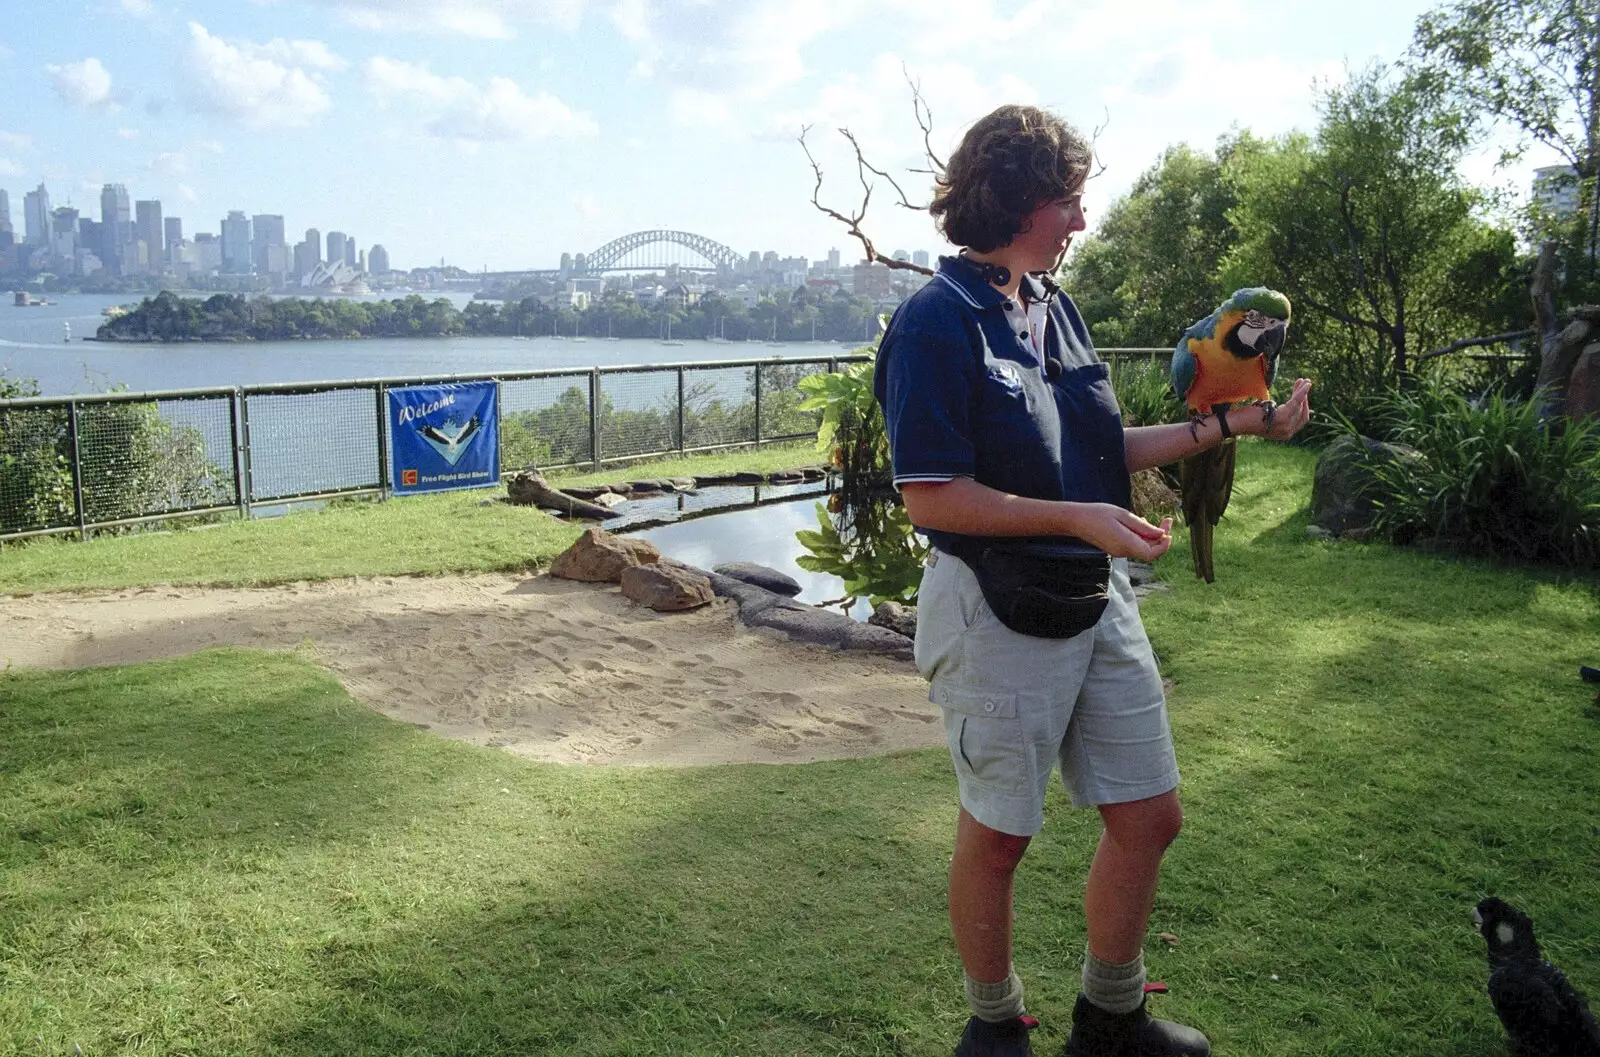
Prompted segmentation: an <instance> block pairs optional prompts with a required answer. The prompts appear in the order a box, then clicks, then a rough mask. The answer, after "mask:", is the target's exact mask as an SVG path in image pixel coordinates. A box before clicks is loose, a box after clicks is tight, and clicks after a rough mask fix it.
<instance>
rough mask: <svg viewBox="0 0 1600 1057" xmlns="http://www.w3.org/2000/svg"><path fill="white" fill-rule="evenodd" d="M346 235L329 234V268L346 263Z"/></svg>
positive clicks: (341, 233)
mask: <svg viewBox="0 0 1600 1057" xmlns="http://www.w3.org/2000/svg"><path fill="white" fill-rule="evenodd" d="M344 245H345V235H344V232H342V231H330V232H328V267H330V268H331V267H333V266H334V265H335V264H342V263H344Z"/></svg>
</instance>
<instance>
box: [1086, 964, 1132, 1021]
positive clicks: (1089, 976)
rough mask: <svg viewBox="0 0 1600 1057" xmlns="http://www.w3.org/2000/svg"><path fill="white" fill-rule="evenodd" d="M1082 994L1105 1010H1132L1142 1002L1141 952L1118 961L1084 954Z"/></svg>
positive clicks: (1127, 1011)
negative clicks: (1137, 955)
mask: <svg viewBox="0 0 1600 1057" xmlns="http://www.w3.org/2000/svg"><path fill="white" fill-rule="evenodd" d="M1083 993H1084V996H1085V997H1087V998H1088V999H1089V1001H1091V1002H1093V1003H1094V1004H1095V1005H1097V1006H1099V1007H1100V1008H1101V1009H1103V1010H1105V1011H1106V1012H1107V1013H1132V1012H1133V1011H1134V1010H1136V1009H1138V1008H1139V1004H1140V1003H1141V1002H1143V1001H1144V955H1143V954H1140V955H1139V957H1137V958H1135V959H1134V960H1133V961H1131V962H1122V963H1120V964H1118V963H1117V962H1103V961H1101V960H1100V959H1099V958H1096V957H1095V956H1094V954H1093V953H1089V954H1086V955H1084V959H1083Z"/></svg>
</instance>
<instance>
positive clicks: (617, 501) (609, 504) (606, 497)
mask: <svg viewBox="0 0 1600 1057" xmlns="http://www.w3.org/2000/svg"><path fill="white" fill-rule="evenodd" d="M631 498H633V497H632V496H626V495H618V494H617V493H615V492H601V493H600V494H599V495H597V496H595V497H594V501H595V502H596V503H597V504H599V505H600V506H603V507H605V508H606V509H607V510H610V509H612V508H613V507H617V506H621V505H622V504H623V503H626V502H627V501H628V500H629V499H631Z"/></svg>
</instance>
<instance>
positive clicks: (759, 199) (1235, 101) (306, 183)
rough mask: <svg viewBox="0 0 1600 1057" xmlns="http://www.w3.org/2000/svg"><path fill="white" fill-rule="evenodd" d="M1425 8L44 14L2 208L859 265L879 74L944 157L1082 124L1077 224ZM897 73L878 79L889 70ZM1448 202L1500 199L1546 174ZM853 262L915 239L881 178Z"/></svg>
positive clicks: (883, 87)
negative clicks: (238, 217) (104, 204)
mask: <svg viewBox="0 0 1600 1057" xmlns="http://www.w3.org/2000/svg"><path fill="white" fill-rule="evenodd" d="M1432 6H1433V5H1432V4H1426V3H1412V2H1401V3H1380V2H1375V0H1352V2H1350V3H1346V4H1343V5H1339V6H1338V7H1336V8H1334V7H1331V6H1330V5H1322V4H1301V5H1290V9H1289V10H1287V11H1285V10H1283V9H1282V8H1281V7H1279V6H1278V5H1274V4H1271V3H1269V2H1268V0H1227V2H1220V3H1208V4H1206V5H1203V6H1200V5H1191V4H1184V3H1182V2H1180V0H1156V2H1151V3H1134V4H1126V3H1123V4H1114V3H1100V2H1096V3H1086V4H1071V5H1068V4H1065V3H1049V2H1042V0H1040V2H1032V3H1011V4H999V3H981V2H973V0H935V2H914V0H882V2H879V3H872V4H866V3H855V2H848V0H816V2H808V3H806V4H803V5H802V4H799V3H792V2H788V3H786V2H774V0H746V2H743V3H732V2H725V0H705V2H680V3H672V4H667V3H653V2H651V0H616V2H609V3H599V2H589V0H251V2H244V3H234V4H229V5H216V4H203V3H199V2H198V0H88V2H86V3H78V4H68V3H65V2H50V3H45V4H42V5H38V6H36V7H34V8H30V9H29V10H28V11H27V12H26V14H25V15H24V13H23V12H21V11H17V12H14V13H13V16H12V17H11V18H9V19H7V20H6V21H5V23H4V24H3V25H0V95H3V97H4V98H6V99H7V100H8V103H9V104H10V105H8V106H7V107H6V108H5V110H4V112H0V188H5V189H7V190H9V191H10V192H11V200H12V220H13V222H14V223H15V224H16V225H17V227H18V228H19V230H20V228H21V226H22V224H21V221H22V216H21V211H20V204H21V197H22V194H23V192H24V191H26V190H31V189H32V188H33V187H34V186H35V185H36V184H38V183H39V182H41V181H43V182H45V183H46V184H47V185H49V186H50V189H51V194H52V199H53V201H54V203H55V204H57V205H61V204H66V202H68V201H69V200H70V201H71V203H72V204H74V205H77V206H78V207H79V208H82V209H86V210H88V209H92V208H93V207H94V203H95V202H96V201H97V196H98V195H99V192H100V188H101V187H102V186H103V185H104V184H106V183H122V184H125V185H127V186H128V187H129V188H130V189H137V191H136V195H137V197H141V198H143V197H149V198H159V199H161V200H162V201H163V203H164V205H165V210H166V212H167V214H168V215H179V216H182V217H184V219H185V226H186V228H187V229H188V230H191V231H203V230H211V231H215V230H216V229H217V226H218V224H219V222H220V219H221V218H222V217H223V216H225V215H227V213H228V212H229V211H230V210H243V211H245V212H247V213H258V212H270V213H278V214H282V215H283V216H284V217H285V221H286V223H287V225H288V226H289V228H290V229H291V230H300V229H304V228H309V227H318V228H321V229H323V230H328V229H329V228H340V229H343V230H348V231H355V232H359V233H361V237H363V238H364V239H369V240H374V241H381V242H383V243H384V244H385V245H386V246H387V247H388V248H389V251H390V253H391V255H392V256H393V257H394V259H395V261H396V263H397V264H400V265H403V266H406V267H412V266H417V265H424V264H434V263H437V262H438V261H439V260H440V259H441V258H443V259H444V260H446V261H448V263H450V264H453V265H458V266H460V267H463V268H468V269H473V270H476V269H478V268H482V267H488V268H489V269H491V270H500V269H513V268H524V267H551V266H554V264H555V263H556V260H557V258H558V257H559V255H560V254H561V253H562V252H582V251H589V250H593V249H595V248H596V247H598V246H600V245H601V244H603V243H605V242H607V241H609V240H611V239H613V238H616V237H618V236H620V235H622V234H624V233H626V232H629V231H634V230H640V229H646V228H656V227H667V228H676V229H681V230H689V231H694V232H697V233H700V234H703V235H706V236H709V237H711V238H713V239H716V240H718V241H720V242H724V243H726V244H727V245H729V246H732V247H734V248H735V249H739V250H741V251H748V250H751V249H760V250H767V249H777V250H779V251H780V252H784V253H795V254H803V255H806V256H808V257H811V258H820V257H823V256H825V255H826V253H827V251H828V249H829V248H837V249H839V250H840V251H841V252H842V255H843V256H844V258H845V259H846V260H852V259H855V258H856V257H858V256H859V246H858V245H857V244H855V243H854V242H853V241H852V240H850V239H849V238H848V236H847V235H846V233H845V231H844V230H843V228H842V227H840V226H839V225H838V224H837V223H835V222H833V221H830V220H828V219H827V218H825V217H823V216H822V215H820V214H819V213H817V212H816V210H815V209H813V207H812V206H811V204H810V197H811V191H812V173H811V170H810V167H809V166H808V164H807V163H806V159H805V156H804V154H803V153H802V152H801V150H800V148H799V146H798V145H797V144H796V142H795V137H796V135H797V134H798V132H799V129H800V128H801V126H803V125H811V126H813V128H812V132H811V134H810V137H809V140H808V142H810V143H811V144H812V146H813V150H814V152H815V153H816V154H817V157H818V160H819V161H820V162H821V163H822V164H823V167H824V169H825V171H826V176H827V180H826V183H825V184H824V187H823V191H822V200H823V202H824V204H829V205H833V206H834V207H835V208H839V209H840V210H841V211H845V212H849V211H851V210H853V209H854V208H855V207H856V206H857V204H858V203H859V199H860V185H859V184H858V183H857V182H856V179H855V176H856V174H855V165H854V160H853V156H851V155H850V154H849V153H848V151H847V148H846V146H845V144H844V143H843V141H842V140H841V138H840V137H839V136H838V134H837V133H836V132H835V131H834V130H835V129H836V128H837V127H839V126H841V125H845V126H848V127H850V128H851V129H852V130H853V131H854V132H855V133H856V134H857V135H858V137H859V139H860V140H861V142H862V144H863V147H864V148H865V149H866V151H867V153H868V156H869V160H871V161H872V162H874V163H875V164H877V165H879V166H880V167H883V168H887V169H889V170H890V171H891V172H893V173H894V174H895V175H896V176H897V178H899V179H900V182H901V184H902V186H904V187H905V189H906V192H907V194H908V196H909V197H910V198H911V199H912V200H913V201H914V202H918V203H920V202H925V201H926V198H927V193H928V190H927V188H928V178H927V177H926V176H922V175H918V174H915V173H907V172H906V170H907V169H909V168H922V167H925V164H926V163H925V162H924V161H923V159H922V157H921V147H922V138H921V133H920V131H919V130H918V128H917V126H916V123H915V121H914V120H913V117H912V111H911V99H910V91H909V89H908V88H907V86H906V82H905V75H906V72H909V74H910V76H912V77H913V78H915V79H917V80H918V81H919V83H920V85H921V90H922V93H923V95H924V97H925V98H926V99H927V101H928V104H929V105H930V107H931V108H932V112H933V122H934V128H933V136H932V142H933V147H934V150H935V152H936V153H939V154H941V155H943V154H944V153H946V152H947V151H948V150H949V147H950V146H951V145H952V144H953V143H954V141H955V140H956V139H957V138H958V137H959V134H960V132H961V130H962V129H963V128H964V127H965V126H966V125H967V124H968V123H970V122H971V121H972V120H973V119H974V118H976V117H978V116H980V115H981V114H983V113H985V112H987V111H988V110H989V109H991V108H992V107H994V106H995V105H998V104H1000V103H1002V102H1024V103H1034V104H1038V105H1042V106H1047V107H1050V108H1052V109H1054V110H1056V111H1058V112H1059V113H1061V114H1062V115H1063V116H1065V117H1066V118H1068V120H1071V121H1073V122H1075V123H1076V124H1078V125H1080V126H1081V127H1083V128H1084V129H1085V130H1086V131H1088V130H1091V129H1093V128H1095V127H1096V126H1100V125H1102V124H1103V125H1104V126H1105V127H1104V131H1103V132H1102V133H1101V134H1100V136H1099V139H1098V141H1097V153H1098V155H1099V158H1100V161H1101V162H1102V163H1103V164H1104V165H1105V171H1104V173H1103V174H1102V175H1101V176H1099V177H1098V178H1097V179H1096V181H1095V183H1094V184H1092V185H1091V191H1090V196H1089V199H1088V206H1089V214H1090V222H1091V224H1093V223H1094V221H1095V219H1096V216H1097V214H1098V213H1100V212H1102V211H1103V210H1104V209H1105V207H1106V206H1108V205H1109V204H1110V202H1111V201H1112V200H1113V199H1114V198H1115V197H1116V196H1117V195H1119V194H1121V193H1123V192H1125V191H1126V190H1127V189H1128V187H1129V186H1131V184H1132V182H1133V181H1134V179H1135V178H1136V177H1137V176H1138V174H1139V173H1140V172H1142V171H1143V170H1144V169H1146V168H1147V167H1148V166H1149V165H1151V164H1152V163H1153V162H1154V161H1155V160H1156V159H1157V158H1158V157H1159V155H1160V153H1161V151H1162V150H1164V149H1165V148H1166V147H1168V146H1170V145H1172V144H1175V143H1178V142H1188V143H1190V144H1191V145H1193V146H1195V147H1197V148H1201V149H1209V148H1210V147H1212V146H1213V145H1214V143H1215V140H1216V138H1217V137H1218V136H1219V135H1222V134H1224V133H1226V132H1227V131H1228V130H1229V129H1230V128H1232V127H1242V128H1249V129H1251V130H1252V131H1253V132H1255V133H1256V134H1258V135H1262V136H1272V135H1278V134H1281V133H1284V132H1287V131H1289V130H1291V129H1295V128H1299V129H1302V130H1311V129H1312V128H1314V126H1315V121H1316V115H1315V109H1314V98H1315V82H1317V81H1318V80H1319V79H1320V81H1321V82H1323V83H1327V82H1335V83H1336V82H1338V81H1341V80H1343V78H1344V77H1345V75H1346V72H1347V70H1348V69H1351V68H1359V67H1361V66H1364V65H1365V64H1367V63H1368V62H1370V61H1374V60H1379V61H1387V60H1393V59H1394V58H1396V57H1398V56H1399V55H1400V54H1402V53H1403V52H1404V50H1405V48H1406V47H1407V45H1408V44H1409V42H1410V37H1411V31H1412V27H1413V25H1414V23H1415V20H1416V17H1417V16H1418V15H1419V14H1421V13H1422V12H1423V11H1425V10H1428V9H1429V8H1430V7H1432ZM903 71H904V72H903ZM1497 153H1498V151H1497V148H1486V149H1485V150H1483V151H1480V152H1479V153H1478V155H1476V156H1475V157H1474V158H1473V160H1472V162H1471V163H1470V165H1469V166H1468V169H1467V175H1468V176H1469V177H1470V178H1471V179H1473V180H1474V181H1476V182H1479V183H1484V184H1488V185H1493V186H1504V187H1509V188H1510V189H1512V190H1513V191H1514V192H1516V193H1519V194H1525V193H1526V191H1527V186H1528V182H1529V174H1530V173H1531V170H1532V168H1533V167H1534V166H1535V165H1537V164H1544V163H1546V162H1548V161H1549V159H1548V158H1546V157H1544V156H1542V155H1540V154H1537V153H1532V152H1530V154H1529V155H1528V156H1527V157H1526V158H1525V159H1524V160H1523V161H1521V162H1519V163H1517V164H1516V165H1513V166H1511V167H1508V168H1504V169H1500V170H1496V169H1495V168H1494V167H1493V160H1494V156H1495V155H1496V154H1497ZM878 182H879V184H880V186H879V188H878V190H877V191H876V192H875V193H874V196H873V206H872V211H871V213H870V214H869V217H868V221H867V224H866V227H867V228H868V230H869V232H871V233H872V234H873V236H874V238H875V240H876V242H877V243H878V245H879V248H880V249H882V250H884V251H885V252H888V251H890V250H893V249H897V248H905V249H908V250H917V249H927V250H930V251H933V252H938V251H940V250H941V249H942V248H943V243H942V241H941V240H940V239H939V237H938V235H937V234H936V233H935V232H934V230H933V228H932V225H931V223H930V222H929V219H928V217H927V215H926V214H925V213H916V212H913V211H911V210H907V209H904V208H902V207H900V206H899V205H897V204H895V201H896V196H895V195H894V192H893V189H892V188H890V187H889V186H888V185H887V184H886V183H884V182H883V181H881V180H880V181H878Z"/></svg>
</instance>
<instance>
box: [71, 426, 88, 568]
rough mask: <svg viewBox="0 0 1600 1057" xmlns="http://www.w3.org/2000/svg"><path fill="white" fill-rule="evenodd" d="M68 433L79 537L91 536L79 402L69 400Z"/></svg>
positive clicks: (74, 505) (73, 495) (73, 498)
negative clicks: (79, 422) (86, 509)
mask: <svg viewBox="0 0 1600 1057" xmlns="http://www.w3.org/2000/svg"><path fill="white" fill-rule="evenodd" d="M67 433H68V435H70V436H71V437H72V506H73V509H74V510H75V511H76V513H77V515H78V539H80V540H86V539H88V538H89V528H88V518H87V517H86V516H85V514H86V512H85V511H84V509H83V458H82V456H81V455H80V454H79V451H78V402H77V401H76V400H68V401H67Z"/></svg>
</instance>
